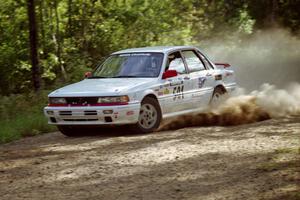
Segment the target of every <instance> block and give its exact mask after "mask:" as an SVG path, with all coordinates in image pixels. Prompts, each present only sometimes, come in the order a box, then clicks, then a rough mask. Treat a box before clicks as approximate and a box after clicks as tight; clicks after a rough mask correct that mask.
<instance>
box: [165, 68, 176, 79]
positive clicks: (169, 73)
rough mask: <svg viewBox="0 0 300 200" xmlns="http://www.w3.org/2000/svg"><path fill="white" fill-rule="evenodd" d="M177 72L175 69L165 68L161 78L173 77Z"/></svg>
mask: <svg viewBox="0 0 300 200" xmlns="http://www.w3.org/2000/svg"><path fill="white" fill-rule="evenodd" d="M177 75H178V73H177V71H176V70H167V71H165V72H164V73H163V77H162V79H167V78H171V77H175V76H177Z"/></svg>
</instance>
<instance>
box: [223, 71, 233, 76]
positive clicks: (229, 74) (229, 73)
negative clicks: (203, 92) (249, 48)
mask: <svg viewBox="0 0 300 200" xmlns="http://www.w3.org/2000/svg"><path fill="white" fill-rule="evenodd" d="M232 75H233V72H226V73H225V76H232Z"/></svg>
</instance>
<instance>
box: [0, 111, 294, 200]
mask: <svg viewBox="0 0 300 200" xmlns="http://www.w3.org/2000/svg"><path fill="white" fill-rule="evenodd" d="M299 138H300V117H291V118H281V119H272V120H267V121H264V122H259V123H254V124H249V125H240V126H232V127H216V126H211V127H196V128H184V129H180V130H176V131H164V132H158V133H154V134H149V135H130V134H120V133H119V134H117V133H114V134H113V135H111V133H105V134H103V133H102V134H99V135H96V136H88V137H82V138H67V137H65V136H63V135H61V134H60V133H58V132H56V133H50V134H45V135H41V136H36V137H31V138H24V139H21V140H19V141H16V142H13V143H10V144H5V145H1V146H0V155H1V157H0V199H3V200H4V199H5V200H6V199H13V200H17V199H64V200H65V199H105V200H107V199H108V200H110V199H113V200H114V199H130V200H134V199H149V200H155V199H164V200H165V199H300V193H299V191H300V175H299V173H300V159H299V155H300V154H299V152H298V151H299V147H300V139H299Z"/></svg>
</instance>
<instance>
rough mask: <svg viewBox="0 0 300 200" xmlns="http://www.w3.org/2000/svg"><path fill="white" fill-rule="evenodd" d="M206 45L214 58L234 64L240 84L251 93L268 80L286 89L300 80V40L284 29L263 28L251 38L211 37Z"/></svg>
mask: <svg viewBox="0 0 300 200" xmlns="http://www.w3.org/2000/svg"><path fill="white" fill-rule="evenodd" d="M200 46H201V44H200ZM203 46H204V48H203V50H204V52H206V53H207V55H209V57H211V59H212V60H213V61H215V62H227V63H230V64H231V65H232V66H233V67H234V70H235V73H236V80H237V82H238V84H239V86H240V87H242V88H245V89H246V90H247V91H248V92H250V91H252V90H256V89H257V88H259V87H260V86H261V85H263V84H264V83H269V84H272V85H275V86H276V87H278V88H284V87H286V86H288V85H289V84H290V83H292V82H300V39H299V38H297V37H295V36H292V35H291V34H290V33H289V32H288V31H285V30H283V29H275V30H269V31H260V32H257V33H256V34H254V35H253V36H252V37H251V38H248V39H243V37H242V36H233V37H232V38H229V39H221V40H220V38H216V39H211V40H208V41H206V42H204V43H203Z"/></svg>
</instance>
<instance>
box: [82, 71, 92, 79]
mask: <svg viewBox="0 0 300 200" xmlns="http://www.w3.org/2000/svg"><path fill="white" fill-rule="evenodd" d="M91 76H92V72H85V74H84V77H85V78H88V77H91Z"/></svg>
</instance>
